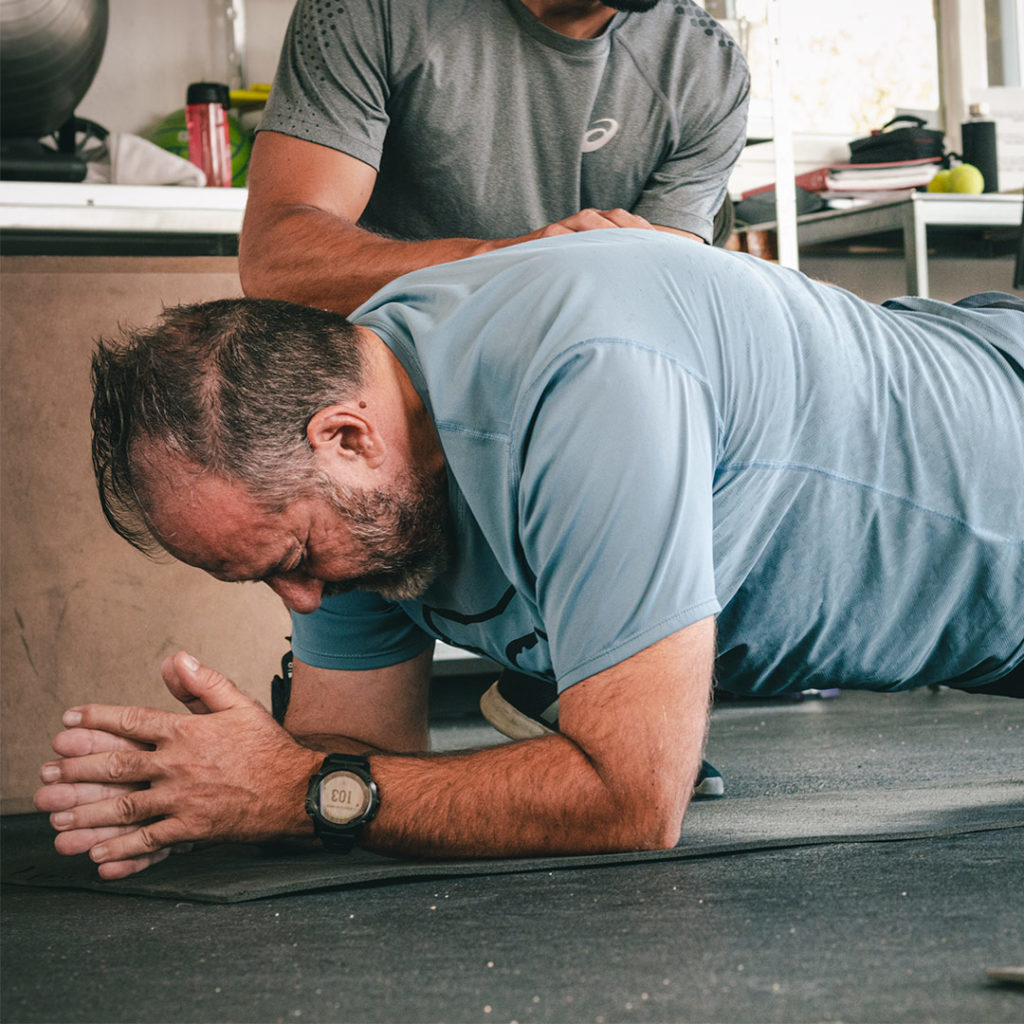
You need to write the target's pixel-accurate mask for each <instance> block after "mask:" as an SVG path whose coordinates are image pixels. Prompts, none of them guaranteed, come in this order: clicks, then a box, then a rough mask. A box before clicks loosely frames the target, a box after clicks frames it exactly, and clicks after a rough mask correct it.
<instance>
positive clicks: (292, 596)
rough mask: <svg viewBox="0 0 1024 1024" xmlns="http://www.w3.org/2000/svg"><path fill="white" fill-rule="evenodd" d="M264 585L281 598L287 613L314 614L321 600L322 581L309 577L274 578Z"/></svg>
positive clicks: (322, 594) (322, 592) (322, 593)
mask: <svg viewBox="0 0 1024 1024" xmlns="http://www.w3.org/2000/svg"><path fill="white" fill-rule="evenodd" d="M266 583H267V586H268V587H270V589H271V590H272V591H273V592H274V593H275V594H277V596H278V597H279V598H281V600H282V601H283V602H284V606H285V607H286V608H287V609H288V610H289V611H293V612H299V613H300V614H302V615H305V614H308V613H309V612H315V611H316V610H317V608H319V607H320V602H321V601H322V600H323V596H324V584H323V581H322V580H314V579H311V578H310V577H309V576H303V577H302V578H296V577H289V576H274V577H272V578H271V579H269V580H267V581H266Z"/></svg>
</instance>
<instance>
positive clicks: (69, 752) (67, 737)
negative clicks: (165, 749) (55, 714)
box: [53, 728, 143, 757]
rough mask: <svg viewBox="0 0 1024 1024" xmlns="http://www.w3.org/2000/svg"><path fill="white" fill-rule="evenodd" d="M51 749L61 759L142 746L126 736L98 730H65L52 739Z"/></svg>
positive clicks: (134, 748)
mask: <svg viewBox="0 0 1024 1024" xmlns="http://www.w3.org/2000/svg"><path fill="white" fill-rule="evenodd" d="M53 749H54V751H55V752H56V753H58V754H60V756H61V757H81V756H82V755H83V754H98V753H102V752H103V751H106V750H141V749H143V744H141V743H139V742H138V740H130V739H128V738H127V737H126V736H117V735H115V734H114V733H110V732H103V731H101V730H99V729H81V728H76V729H65V730H64V731H63V732H59V733H57V735H56V736H54V737H53Z"/></svg>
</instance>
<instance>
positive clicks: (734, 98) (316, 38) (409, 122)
mask: <svg viewBox="0 0 1024 1024" xmlns="http://www.w3.org/2000/svg"><path fill="white" fill-rule="evenodd" d="M748 93H749V73H748V71H747V66H746V62H745V60H744V58H743V55H742V53H741V52H740V50H739V47H738V46H736V45H735V43H734V42H733V40H732V39H731V38H730V37H729V35H728V34H727V33H726V32H725V31H724V29H722V28H721V27H720V26H719V25H718V24H717V23H716V22H715V21H714V20H713V19H712V18H711V17H710V16H709V15H708V14H707V13H706V12H705V11H704V10H703V9H702V8H700V7H698V6H697V5H696V4H695V3H692V2H691V0H676V2H667V0H666V2H663V3H661V4H659V5H658V6H657V7H655V8H654V9H653V10H652V11H649V12H647V13H644V14H622V13H619V14H616V15H615V17H614V19H613V20H612V22H611V23H610V24H609V26H608V28H607V29H606V30H605V32H604V33H603V34H602V35H601V36H599V37H598V38H596V39H572V38H569V37H567V36H563V35H561V34H559V33H557V32H554V31H552V30H550V29H548V28H546V27H545V26H544V25H542V24H541V23H540V22H539V21H537V19H536V18H534V16H533V15H532V14H531V13H530V12H529V11H528V10H527V8H526V7H525V6H524V5H523V3H522V2H521V0H345V2H344V3H341V2H337V0H299V3H298V4H297V6H296V8H295V12H294V14H293V16H292V21H291V24H290V26H289V29H288V35H287V37H286V39H285V43H284V48H283V51H282V55H281V62H280V65H279V67H278V72H277V77H276V79H275V82H274V87H273V89H272V91H271V95H270V100H269V102H268V104H267V109H266V112H265V114H264V117H263V121H262V123H261V129H269V130H272V131H275V132H281V133H283V134H285V135H291V136H295V137H298V138H302V139H306V140H309V141H311V142H316V143H319V144H321V145H324V146H329V147H331V148H333V149H337V150H340V151H341V152H343V153H347V154H349V155H350V156H353V157H356V158H357V159H359V160H362V161H363V162H365V163H367V164H369V165H370V166H372V167H373V168H375V169H377V170H378V172H379V174H378V179H377V184H376V188H375V189H374V192H373V195H372V196H371V198H370V201H369V204H368V206H367V208H366V211H365V213H364V216H363V219H362V221H361V223H362V226H363V227H366V228H367V229H369V230H372V231H377V232H380V233H384V234H389V235H393V236H396V237H401V238H412V239H425V238H448V237H460V236H461V237H469V238H505V237H516V236H518V235H521V234H525V233H527V232H529V231H533V230H535V229H536V228H539V227H542V226H543V225H545V224H549V223H553V222H554V221H557V220H561V219H562V218H564V217H567V216H569V215H571V214H573V213H575V212H577V211H578V210H581V209H584V208H587V207H595V208H597V209H609V208H614V207H622V208H624V209H627V210H632V211H633V212H635V213H637V214H640V215H641V216H644V217H646V218H647V219H648V220H650V221H651V222H653V223H655V224H661V225H664V226H667V227H674V228H678V229H681V230H686V231H692V232H694V233H695V234H698V235H700V236H702V237H703V238H705V239H706V240H710V239H711V231H712V221H713V219H714V215H715V212H716V211H717V209H718V207H719V206H720V205H721V203H722V200H723V198H724V197H725V193H726V185H727V182H728V177H729V173H730V171H731V169H732V166H733V164H734V163H735V161H736V158H737V157H738V156H739V154H740V151H741V149H742V148H743V144H744V141H745V137H746V127H747V103H748Z"/></svg>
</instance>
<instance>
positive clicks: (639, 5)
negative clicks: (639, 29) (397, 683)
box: [601, 0, 661, 14]
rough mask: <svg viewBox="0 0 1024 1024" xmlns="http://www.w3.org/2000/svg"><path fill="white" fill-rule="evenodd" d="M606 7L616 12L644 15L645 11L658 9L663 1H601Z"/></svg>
mask: <svg viewBox="0 0 1024 1024" xmlns="http://www.w3.org/2000/svg"><path fill="white" fill-rule="evenodd" d="M601 2H602V3H603V4H604V5H605V7H612V8H614V9H615V10H616V11H627V12H630V13H637V14H642V13H643V12H644V11H649V10H651V8H652V7H657V6H658V4H659V3H660V2H661V0H601Z"/></svg>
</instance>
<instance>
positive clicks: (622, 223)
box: [599, 208, 654, 229]
mask: <svg viewBox="0 0 1024 1024" xmlns="http://www.w3.org/2000/svg"><path fill="white" fill-rule="evenodd" d="M599 212H600V213H601V216H602V217H604V218H605V220H607V221H609V222H610V223H611V224H614V225H615V227H617V228H652V229H653V227H654V225H653V224H651V222H650V221H649V220H646V219H645V218H643V217H641V216H639V215H638V214H635V213H630V212H629V210H623V209H621V208H617V209H614V210H601V211H599Z"/></svg>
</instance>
